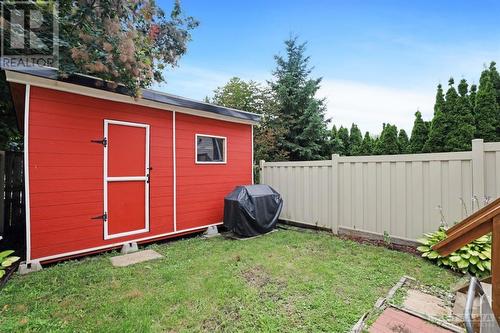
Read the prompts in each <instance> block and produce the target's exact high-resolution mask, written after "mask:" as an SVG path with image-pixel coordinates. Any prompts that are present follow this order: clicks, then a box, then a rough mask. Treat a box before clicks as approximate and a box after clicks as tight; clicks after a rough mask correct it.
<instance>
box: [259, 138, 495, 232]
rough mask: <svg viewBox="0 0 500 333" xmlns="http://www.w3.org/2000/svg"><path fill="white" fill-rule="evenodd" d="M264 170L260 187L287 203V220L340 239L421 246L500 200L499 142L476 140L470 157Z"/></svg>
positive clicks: (360, 159) (281, 165) (355, 160)
mask: <svg viewBox="0 0 500 333" xmlns="http://www.w3.org/2000/svg"><path fill="white" fill-rule="evenodd" d="M260 169H261V181H260V182H261V183H262V184H268V185H270V186H272V187H273V188H275V189H276V190H277V191H278V192H280V193H281V195H282V197H283V200H284V207H283V211H282V213H281V217H280V218H281V219H283V220H287V221H290V222H296V223H301V224H307V225H314V226H318V227H322V228H328V229H332V231H333V232H335V233H336V232H337V231H338V230H339V228H342V229H349V230H351V229H356V230H358V231H361V232H363V231H365V232H370V233H375V234H379V235H384V234H389V235H390V236H391V237H396V238H400V239H405V240H415V239H416V238H419V237H420V236H421V235H422V233H424V232H430V231H434V230H436V229H437V228H438V227H439V225H440V224H441V223H442V222H443V223H447V224H448V225H452V224H453V223H455V222H457V221H460V220H462V219H463V218H464V217H466V216H468V215H470V214H471V213H472V212H474V211H475V210H477V209H478V208H480V207H483V206H484V205H485V204H486V203H488V202H489V201H492V200H493V199H495V198H497V197H500V142H493V143H483V141H482V140H473V141H472V151H467V152H451V153H433V154H412V155H380V156H345V157H344V156H342V157H341V156H338V155H333V156H332V159H331V160H325V161H307V162H265V161H261V162H260Z"/></svg>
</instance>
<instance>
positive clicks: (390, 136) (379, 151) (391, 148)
mask: <svg viewBox="0 0 500 333" xmlns="http://www.w3.org/2000/svg"><path fill="white" fill-rule="evenodd" d="M382 127H383V129H382V133H381V134H380V137H379V139H378V141H377V145H376V147H375V154H376V155H395V154H399V147H398V128H397V127H396V125H391V124H383V125H382Z"/></svg>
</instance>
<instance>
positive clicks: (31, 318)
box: [0, 230, 458, 332]
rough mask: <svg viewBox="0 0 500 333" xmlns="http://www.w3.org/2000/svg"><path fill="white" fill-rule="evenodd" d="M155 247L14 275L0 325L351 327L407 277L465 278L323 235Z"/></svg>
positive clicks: (446, 281) (2, 298)
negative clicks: (147, 257) (141, 255)
mask: <svg viewBox="0 0 500 333" xmlns="http://www.w3.org/2000/svg"><path fill="white" fill-rule="evenodd" d="M148 247H149V248H151V249H154V250H156V251H158V252H160V253H161V254H163V255H164V256H165V258H164V259H161V260H157V261H151V262H147V263H143V264H137V265H134V266H129V267H126V268H113V267H112V266H111V264H110V262H109V257H111V256H112V255H116V253H107V254H104V255H99V256H93V257H89V258H86V259H83V260H80V261H68V262H64V263H60V264H57V265H54V266H51V267H48V268H46V269H44V270H43V271H42V272H38V273H34V274H31V275H27V276H15V277H14V278H13V279H12V280H11V281H10V282H9V283H8V284H7V286H6V287H5V288H4V289H3V290H1V291H0V331H2V332H9V331H15V332H18V331H40V332H48V331H66V332H74V331H78V332H170V331H172V332H190V331H206V332H212V331H231V332H234V331H243V332H245V331H246V332H255V331H265V332H274V331H282V332H284V331H286V332H290V331H292V332H293V331H295V332H299V331H306V332H317V331H326V332H345V331H347V330H349V329H350V328H351V326H352V325H353V324H354V323H355V322H356V321H357V320H358V319H359V317H360V316H361V314H363V313H364V312H366V311H368V310H370V309H371V307H372V306H373V304H374V302H375V301H376V300H377V298H378V297H381V296H384V295H385V293H386V292H387V291H388V290H389V289H390V288H391V287H392V286H393V285H394V284H395V283H396V282H397V281H398V280H399V278H400V277H401V276H402V275H405V274H406V275H410V276H413V277H415V278H417V279H419V280H420V281H421V282H423V283H426V284H430V285H435V286H439V287H442V288H448V287H449V286H450V284H452V283H454V282H455V281H457V279H458V277H457V276H456V275H454V274H451V273H450V272H448V271H446V270H444V269H441V268H438V267H436V266H434V265H432V264H430V263H428V262H426V261H424V260H422V259H420V258H417V257H415V256H413V255H409V254H405V253H399V252H395V251H390V250H387V249H385V248H380V247H374V246H369V245H361V244H358V243H355V242H351V241H346V240H342V239H339V238H337V237H333V236H331V235H329V234H327V233H319V232H298V231H294V230H286V231H285V230H280V231H278V232H275V233H272V234H269V235H266V236H263V237H260V238H256V239H252V240H247V241H231V240H225V239H223V238H221V237H217V238H212V239H201V238H191V239H185V240H180V241H174V242H168V243H164V244H160V245H158V244H156V245H151V246H148Z"/></svg>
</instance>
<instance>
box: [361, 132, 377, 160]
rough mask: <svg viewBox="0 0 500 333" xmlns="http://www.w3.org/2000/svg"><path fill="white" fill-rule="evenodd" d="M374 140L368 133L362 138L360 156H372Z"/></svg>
mask: <svg viewBox="0 0 500 333" xmlns="http://www.w3.org/2000/svg"><path fill="white" fill-rule="evenodd" d="M373 145H374V140H373V139H372V137H371V136H370V133H368V132H366V133H365V137H364V138H363V142H362V143H361V149H360V154H361V155H372V154H373V149H374V147H373Z"/></svg>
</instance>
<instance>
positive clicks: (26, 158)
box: [23, 84, 31, 263]
mask: <svg viewBox="0 0 500 333" xmlns="http://www.w3.org/2000/svg"><path fill="white" fill-rule="evenodd" d="M30 95H31V86H30V85H29V84H27V85H26V88H25V91H24V133H23V134H24V192H25V196H26V197H25V198H24V204H25V210H26V212H25V214H26V262H28V263H29V262H31V209H30V207H31V206H30V168H29V165H30V163H29V132H30V128H29V126H30Z"/></svg>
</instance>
